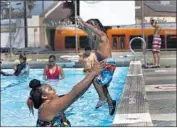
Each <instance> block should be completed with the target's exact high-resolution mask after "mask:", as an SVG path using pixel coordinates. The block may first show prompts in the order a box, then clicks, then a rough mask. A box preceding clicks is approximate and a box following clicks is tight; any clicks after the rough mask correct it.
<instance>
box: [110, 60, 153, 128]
mask: <svg viewBox="0 0 177 128" xmlns="http://www.w3.org/2000/svg"><path fill="white" fill-rule="evenodd" d="M112 125H113V126H116V127H127V126H128V127H131V126H141V127H144V126H153V125H152V120H151V117H150V114H149V108H148V103H147V98H146V91H145V82H144V77H143V73H142V68H141V62H140V61H131V63H130V66H129V71H128V75H127V78H126V80H125V85H124V90H123V93H122V96H121V98H120V103H119V104H118V106H117V112H116V114H115V117H114V120H113V124H112Z"/></svg>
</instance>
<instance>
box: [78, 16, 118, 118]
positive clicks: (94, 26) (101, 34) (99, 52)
mask: <svg viewBox="0 0 177 128" xmlns="http://www.w3.org/2000/svg"><path fill="white" fill-rule="evenodd" d="M78 23H79V25H80V26H81V28H82V29H83V30H84V31H85V32H87V33H88V36H90V37H94V38H95V37H96V38H95V39H96V40H95V43H96V45H95V46H96V47H95V54H96V56H97V60H98V61H103V60H104V61H106V62H107V66H106V67H105V70H103V72H101V74H100V75H99V76H98V77H97V78H96V79H95V80H94V82H93V83H94V86H95V88H96V90H97V92H98V95H99V97H100V96H101V95H104V96H105V97H106V98H107V102H108V104H109V114H110V115H113V114H114V112H115V107H116V101H115V100H112V98H111V96H110V94H109V91H108V86H109V83H110V82H111V80H112V76H113V74H114V71H115V68H116V66H115V61H114V59H112V53H111V47H110V43H109V39H108V36H107V35H106V31H105V29H104V27H103V25H102V24H101V22H100V21H99V20H98V19H90V20H88V21H87V22H84V21H83V20H82V19H81V18H80V17H78ZM100 76H101V77H100ZM100 85H102V86H100ZM104 96H102V97H104ZM104 103H105V102H104V101H99V102H98V104H97V106H96V108H98V107H100V106H102V105H103V104H104Z"/></svg>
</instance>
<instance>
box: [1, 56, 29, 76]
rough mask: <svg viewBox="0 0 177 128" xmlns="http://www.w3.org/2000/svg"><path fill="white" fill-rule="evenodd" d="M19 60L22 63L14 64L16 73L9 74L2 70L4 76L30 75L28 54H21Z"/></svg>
mask: <svg viewBox="0 0 177 128" xmlns="http://www.w3.org/2000/svg"><path fill="white" fill-rule="evenodd" d="M19 61H20V64H17V65H15V66H14V73H13V74H9V73H5V72H3V71H1V74H2V75H4V76H14V75H15V76H22V75H28V74H29V66H28V63H27V62H26V55H25V54H23V53H21V54H20V55H19Z"/></svg>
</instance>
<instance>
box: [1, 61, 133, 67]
mask: <svg viewBox="0 0 177 128" xmlns="http://www.w3.org/2000/svg"><path fill="white" fill-rule="evenodd" d="M129 63H130V61H117V62H116V66H117V67H128V66H129ZM15 64H17V63H16V62H2V64H1V69H13V67H14V65H15ZM28 64H29V66H30V68H31V69H41V68H44V67H45V65H46V64H47V62H36V61H33V62H28ZM57 64H58V65H60V66H62V67H63V68H83V64H81V63H78V62H57Z"/></svg>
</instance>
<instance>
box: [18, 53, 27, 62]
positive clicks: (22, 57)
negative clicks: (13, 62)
mask: <svg viewBox="0 0 177 128" xmlns="http://www.w3.org/2000/svg"><path fill="white" fill-rule="evenodd" d="M19 59H22V60H24V61H26V54H25V53H21V54H20V55H19Z"/></svg>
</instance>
